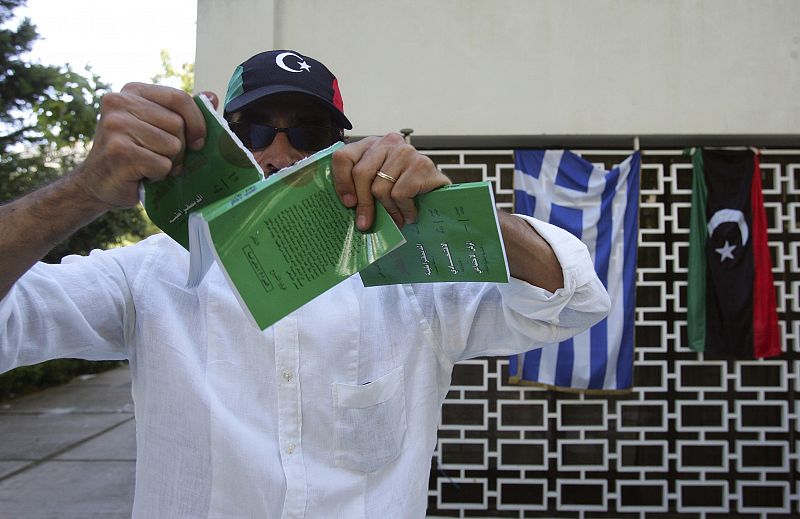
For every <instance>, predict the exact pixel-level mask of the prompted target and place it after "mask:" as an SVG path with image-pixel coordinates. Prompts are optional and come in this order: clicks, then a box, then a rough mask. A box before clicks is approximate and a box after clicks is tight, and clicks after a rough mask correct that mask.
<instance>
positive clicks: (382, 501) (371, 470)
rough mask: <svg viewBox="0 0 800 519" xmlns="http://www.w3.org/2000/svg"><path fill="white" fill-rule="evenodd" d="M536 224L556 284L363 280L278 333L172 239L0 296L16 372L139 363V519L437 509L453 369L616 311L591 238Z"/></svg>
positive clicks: (56, 268) (58, 272) (62, 268)
mask: <svg viewBox="0 0 800 519" xmlns="http://www.w3.org/2000/svg"><path fill="white" fill-rule="evenodd" d="M529 221H531V224H532V225H533V226H534V227H535V228H536V229H537V231H538V232H539V233H540V234H541V235H542V236H543V237H544V238H545V239H546V240H547V241H548V242H549V243H550V244H551V246H552V247H553V249H554V250H555V252H556V255H557V257H558V259H559V261H560V262H561V265H562V268H563V274H564V288H562V289H559V290H558V291H556V292H555V293H550V292H548V291H546V290H543V289H540V288H537V287H533V286H531V285H529V284H527V283H524V282H522V281H519V280H512V281H511V283H509V284H506V285H503V284H479V283H465V284H456V283H441V284H419V285H394V286H387V287H375V288H364V287H363V286H362V284H361V281H360V279H359V277H358V276H353V277H351V278H350V279H348V280H346V281H345V282H343V283H341V284H339V285H338V286H336V287H334V288H333V289H331V290H329V291H328V292H326V293H325V294H323V295H321V296H320V297H318V298H316V299H314V300H313V301H311V302H310V303H308V304H306V305H305V306H303V307H302V308H300V309H299V310H297V311H295V312H293V313H292V314H290V315H289V316H288V317H286V318H284V319H282V320H281V321H279V322H278V323H276V324H275V325H274V326H272V327H270V328H268V329H267V330H265V331H263V332H262V331H260V330H258V329H257V328H255V327H254V326H252V325H251V324H249V322H248V320H247V318H246V317H245V315H244V313H243V311H242V309H241V308H240V307H239V304H238V303H237V301H236V299H235V297H234V295H233V293H232V292H231V290H230V289H229V287H228V286H227V284H226V282H225V280H224V279H223V276H222V274H221V273H220V271H219V270H218V269H216V268H214V269H212V270H211V272H209V275H208V276H207V278H206V280H205V281H204V282H203V283H202V284H201V285H200V287H199V288H196V289H186V288H184V286H185V282H186V276H187V269H188V253H187V252H186V251H185V250H184V249H183V248H182V247H181V246H180V245H178V244H176V243H175V242H174V241H172V240H171V239H170V238H168V237H166V236H165V235H159V236H155V237H152V238H150V239H147V240H145V241H143V242H141V243H139V244H137V245H135V246H132V247H126V248H122V249H115V250H110V251H105V252H103V251H95V252H93V253H92V254H90V255H89V256H88V257H70V258H66V259H65V260H64V262H63V263H62V264H61V265H45V264H38V265H36V266H35V267H34V268H32V269H31V270H30V271H28V273H26V274H25V275H24V276H23V278H22V279H21V280H20V281H18V282H17V284H16V285H15V286H14V288H13V289H12V291H11V292H10V293H9V294H8V295H7V296H6V297H5V298H4V299H3V300H2V301H0V371H6V370H8V369H11V368H13V367H15V366H19V365H23V364H32V363H36V362H41V361H44V360H47V359H51V358H57V357H79V358H86V359H129V360H130V367H131V372H132V377H133V388H132V392H133V399H134V403H135V410H136V411H135V412H136V440H137V463H136V494H135V499H134V507H133V508H134V511H133V516H134V517H136V518H142V519H153V518H159V517H164V518H170V519H176V518H182V517H207V518H214V519H217V518H220V519H221V518H225V519H229V518H234V517H236V518H239V517H241V518H255V517H265V518H278V517H281V518H294V517H307V518H339V517H341V518H346V519H357V518H385V517H408V518H420V517H424V516H425V509H426V505H427V487H428V475H429V470H430V460H431V456H432V453H433V451H434V448H435V445H436V427H437V424H438V422H439V413H440V407H441V404H442V401H443V399H444V397H445V395H446V394H447V391H448V388H449V386H450V375H451V371H452V368H453V364H454V363H455V362H457V361H459V360H461V359H466V358H470V357H477V356H481V355H507V354H514V353H518V352H522V351H527V350H530V349H532V348H535V347H537V343H549V342H555V341H558V340H561V339H564V338H566V337H568V336H571V335H574V334H575V333H578V332H579V331H581V330H583V329H585V328H586V327H588V326H590V325H591V324H593V323H594V322H596V321H598V320H599V319H601V318H602V317H603V316H604V315H605V314H606V312H607V311H608V308H609V304H610V303H609V299H608V295H607V294H606V292H605V290H604V289H603V288H602V285H601V284H600V282H599V280H598V279H597V277H596V276H595V275H594V269H593V268H592V262H591V259H590V258H589V255H588V253H587V251H586V248H585V247H584V246H583V245H582V244H581V243H580V242H579V241H578V240H577V239H575V238H574V237H572V236H571V235H570V234H568V233H567V232H565V231H562V230H561V229H558V228H556V227H553V226H551V225H549V224H546V223H543V222H539V221H534V220H532V219H529Z"/></svg>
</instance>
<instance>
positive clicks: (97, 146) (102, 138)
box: [70, 83, 218, 210]
mask: <svg viewBox="0 0 800 519" xmlns="http://www.w3.org/2000/svg"><path fill="white" fill-rule="evenodd" d="M205 94H206V95H207V96H208V97H209V98H210V99H211V101H212V103H213V104H214V106H216V105H217V102H218V101H217V98H216V96H215V95H214V94H212V93H210V92H205ZM205 135H206V125H205V120H204V119H203V114H202V112H201V111H200V109H199V108H198V107H197V105H196V104H195V102H194V100H193V99H192V97H191V96H190V95H189V94H187V93H185V92H183V91H180V90H176V89H174V88H170V87H166V86H159V85H147V84H143V83H128V84H127V85H125V86H124V87H123V88H122V91H120V92H119V93H116V92H114V93H109V94H106V95H105V96H104V97H103V99H102V101H101V108H100V122H99V123H98V125H97V131H96V133H95V138H94V143H93V145H92V149H91V151H90V152H89V155H88V156H87V157H86V160H85V161H84V162H83V164H81V165H80V166H78V168H76V170H75V171H74V172H73V173H72V174H71V175H70V177H71V181H72V182H75V183H76V184H77V185H79V186H80V189H82V190H83V191H84V192H85V194H86V195H87V196H88V197H89V198H90V199H91V200H92V201H94V202H96V203H97V204H98V205H99V206H100V207H102V208H103V209H105V210H108V209H114V208H119V207H132V206H134V205H136V203H137V202H138V200H139V195H138V193H139V183H140V182H141V181H142V180H145V179H150V180H159V179H162V178H164V177H165V176H167V175H169V174H170V173H176V172H178V171H179V168H177V167H176V166H179V165H180V163H181V162H182V161H183V156H184V152H185V150H186V148H187V146H188V147H189V148H191V149H200V148H202V146H203V143H204V140H205Z"/></svg>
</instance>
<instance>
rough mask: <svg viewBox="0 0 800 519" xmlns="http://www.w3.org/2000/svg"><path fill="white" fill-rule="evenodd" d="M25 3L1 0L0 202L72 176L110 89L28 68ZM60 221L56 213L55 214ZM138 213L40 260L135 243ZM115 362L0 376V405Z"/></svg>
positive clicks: (141, 226)
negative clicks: (21, 14)
mask: <svg viewBox="0 0 800 519" xmlns="http://www.w3.org/2000/svg"><path fill="white" fill-rule="evenodd" d="M24 3H25V0H0V204H2V203H5V202H8V201H10V200H13V199H15V198H18V197H20V196H22V195H24V194H25V193H28V192H30V191H31V190H33V189H35V188H36V187H37V186H40V185H42V184H45V183H48V182H52V181H53V180H55V179H57V178H59V177H60V176H62V175H65V174H67V173H68V172H69V171H71V170H72V169H73V168H74V167H75V166H76V165H77V164H78V163H80V161H81V160H83V158H84V157H85V156H86V153H87V152H88V150H89V148H90V146H91V139H92V137H93V135H94V131H95V126H96V124H97V119H98V116H99V112H100V98H101V97H102V96H103V94H105V93H106V92H108V90H109V87H108V85H106V84H105V83H103V82H102V81H101V80H100V78H99V77H98V76H97V75H96V74H93V73H92V72H91V70H89V69H87V70H86V71H85V73H78V72H76V71H74V70H72V69H71V68H70V67H68V66H64V67H56V66H45V65H42V64H39V63H32V62H31V61H30V60H27V59H26V58H25V54H26V53H27V52H29V51H30V50H31V47H32V45H33V42H34V41H35V40H36V39H37V38H38V34H37V32H36V27H35V26H34V25H33V23H32V22H31V21H30V20H29V19H23V20H19V21H18V20H16V19H15V17H14V14H13V11H14V10H15V9H16V8H18V7H20V6H22V5H23V4H24ZM52 217H53V218H58V215H57V214H54V215H52ZM152 229H153V227H152V224H149V220H147V219H146V217H145V216H144V214H143V212H142V210H141V209H139V208H136V209H128V210H124V211H112V212H109V213H107V214H106V215H105V216H103V217H102V218H99V219H98V220H96V221H95V222H93V223H92V224H90V225H88V226H86V227H84V228H83V229H81V230H79V231H78V232H76V233H75V234H73V235H72V236H71V237H70V238H69V239H67V240H66V241H64V242H63V243H61V244H59V245H58V246H57V247H56V248H55V249H53V251H51V252H50V253H49V254H48V255H47V256H46V257H45V258H44V260H45V261H48V262H58V261H60V259H61V258H62V257H63V256H65V255H67V254H86V253H88V252H89V251H90V250H92V249H94V248H108V247H111V246H114V245H117V244H121V243H124V242H127V241H135V240H138V239H140V238H142V237H144V236H145V235H146V234H149V233H150V232H152ZM118 365H119V363H118V362H101V363H97V362H86V361H79V360H73V359H63V360H54V361H50V362H46V363H43V364H39V365H36V366H27V367H22V368H18V369H15V370H12V371H10V372H8V373H5V374H3V375H1V376H0V400H2V399H4V398H8V397H10V396H13V395H18V394H24V393H27V392H30V391H33V390H36V389H39V388H42V387H46V386H49V385H53V384H59V383H62V382H66V381H68V380H69V379H70V378H72V377H73V376H75V375H78V374H82V373H94V372H97V371H102V370H104V369H108V368H109V367H114V366H118Z"/></svg>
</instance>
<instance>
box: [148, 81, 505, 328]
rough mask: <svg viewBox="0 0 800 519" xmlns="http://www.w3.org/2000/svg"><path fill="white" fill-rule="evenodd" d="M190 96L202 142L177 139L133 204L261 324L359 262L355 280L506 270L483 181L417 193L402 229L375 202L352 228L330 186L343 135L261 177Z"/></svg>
mask: <svg viewBox="0 0 800 519" xmlns="http://www.w3.org/2000/svg"><path fill="white" fill-rule="evenodd" d="M195 102H196V103H197V105H198V106H199V107H200V109H201V110H202V112H203V116H204V117H205V121H206V125H207V138H206V144H205V146H204V147H203V149H201V150H199V151H192V150H187V152H186V156H185V161H184V165H183V169H182V171H181V173H180V174H179V175H178V176H170V177H167V178H166V179H164V180H161V181H158V182H145V183H144V185H143V188H142V192H141V194H140V196H141V199H142V204H143V205H144V207H145V210H146V211H147V214H148V215H149V216H150V218H151V220H153V222H154V223H155V224H156V225H157V226H158V227H160V228H161V229H162V230H163V231H164V232H166V233H167V234H169V235H170V236H171V237H172V238H173V239H175V240H176V241H177V242H178V243H180V244H181V245H183V246H184V247H186V248H187V249H189V250H190V252H191V254H190V261H189V263H190V266H189V277H188V281H187V286H188V287H193V286H197V285H198V284H199V283H200V282H201V281H202V279H203V277H204V276H205V274H206V273H207V272H208V269H209V268H210V267H211V265H212V264H213V263H214V262H217V263H218V264H219V266H220V270H221V271H222V273H223V275H224V276H225V277H226V279H227V280H228V282H229V284H230V286H231V288H232V289H233V291H234V293H235V294H236V297H237V299H238V300H239V302H240V304H241V306H242V308H243V309H244V310H245V313H246V314H247V315H248V316H249V317H250V319H251V321H252V322H253V323H254V324H256V325H257V326H258V327H259V328H261V329H265V328H267V327H269V326H270V325H272V324H274V323H275V322H277V321H278V320H279V319H281V318H283V317H285V316H286V315H288V314H290V313H291V312H292V311H294V310H296V309H297V308H300V307H301V306H303V305H304V304H305V303H307V302H308V301H310V300H312V299H313V298H315V297H316V296H318V295H320V294H322V293H323V292H325V291H326V290H328V289H330V288H332V287H333V286H334V285H336V284H338V283H340V282H341V281H343V280H345V279H347V278H348V277H350V276H352V275H353V274H355V273H357V272H360V273H361V278H362V281H363V283H364V285H365V286H374V285H386V284H397V283H423V282H434V281H483V282H486V281H494V282H508V267H507V262H506V258H505V249H504V247H503V241H502V236H501V235H500V232H499V227H498V222H497V214H496V212H495V208H494V198H493V195H492V190H491V186H490V185H489V184H488V183H487V182H476V183H471V184H457V185H452V186H445V187H443V188H440V189H437V190H435V191H433V192H430V193H426V194H424V195H420V196H419V197H417V199H416V203H417V206H418V212H419V217H418V220H417V222H416V223H414V224H409V225H406V226H404V228H403V229H402V232H401V230H399V229H398V228H397V226H396V225H395V224H394V222H393V221H392V219H391V217H390V216H389V214H388V213H387V212H386V210H385V209H384V208H383V206H382V205H380V204H376V207H375V222H374V224H373V226H372V228H371V229H370V230H369V231H368V232H361V231H359V230H358V229H357V228H356V226H355V210H354V209H352V208H347V207H345V206H344V205H342V203H341V202H340V200H339V197H338V195H337V194H336V191H335V189H334V187H333V181H332V155H333V153H334V151H336V150H337V149H338V148H339V147H341V146H343V144H342V143H336V144H334V145H333V146H331V147H329V148H327V149H325V150H322V151H319V152H317V153H315V154H314V155H312V156H310V157H307V158H305V159H303V160H301V161H299V162H298V163H297V164H295V165H293V166H291V167H289V168H285V169H283V170H281V171H279V172H278V173H275V174H273V175H271V176H270V177H269V178H266V179H265V178H264V175H263V173H262V171H261V168H260V167H259V166H258V164H257V163H256V161H255V159H254V158H253V156H252V154H251V153H250V152H249V151H247V150H246V149H245V148H244V146H242V144H241V142H240V141H239V139H238V138H237V137H236V136H235V135H234V134H233V133H232V132H231V131H230V129H229V128H228V125H227V123H226V122H225V121H224V120H223V119H222V118H221V117H220V116H219V115H218V114H217V113H216V111H215V110H214V109H213V107H212V106H211V103H210V102H209V101H208V100H207V99H205V98H204V97H202V96H197V97H195ZM406 242H408V243H406ZM404 244H405V245H404Z"/></svg>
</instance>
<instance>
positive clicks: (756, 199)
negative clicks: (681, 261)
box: [688, 149, 781, 359]
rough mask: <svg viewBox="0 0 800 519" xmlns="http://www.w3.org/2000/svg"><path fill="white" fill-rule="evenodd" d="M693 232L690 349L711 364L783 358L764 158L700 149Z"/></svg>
mask: <svg viewBox="0 0 800 519" xmlns="http://www.w3.org/2000/svg"><path fill="white" fill-rule="evenodd" d="M693 164H694V171H693V179H692V211H691V222H690V227H691V228H690V232H689V284H688V285H689V286H688V313H689V316H688V338H689V347H690V348H691V349H693V350H695V351H698V352H705V353H706V355H708V356H709V357H717V358H731V359H752V358H763V357H774V356H776V355H780V353H781V345H780V332H779V329H778V315H777V311H776V307H775V286H774V285H773V280H772V260H771V258H770V255H769V249H768V247H767V215H766V211H765V210H764V199H763V196H762V194H761V169H760V168H759V158H758V155H757V154H755V153H753V152H752V151H749V150H742V151H738V150H737V151H731V150H706V149H703V150H701V149H698V150H696V151H695V153H694V157H693Z"/></svg>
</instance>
